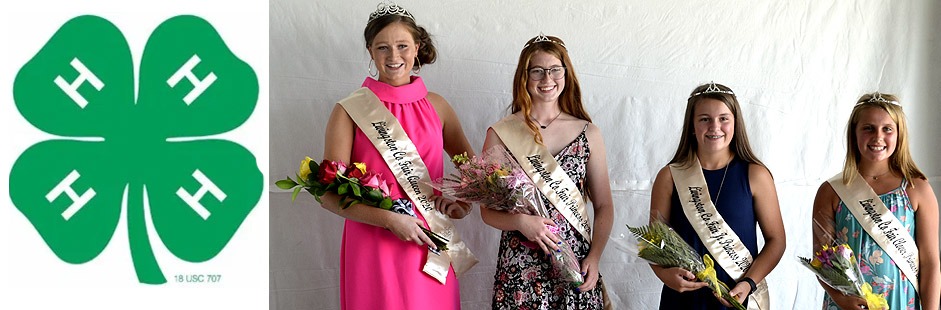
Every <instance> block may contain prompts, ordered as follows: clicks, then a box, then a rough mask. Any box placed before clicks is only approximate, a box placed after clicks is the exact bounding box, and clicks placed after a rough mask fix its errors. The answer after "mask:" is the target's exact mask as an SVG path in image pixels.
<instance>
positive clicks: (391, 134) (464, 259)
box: [339, 87, 477, 284]
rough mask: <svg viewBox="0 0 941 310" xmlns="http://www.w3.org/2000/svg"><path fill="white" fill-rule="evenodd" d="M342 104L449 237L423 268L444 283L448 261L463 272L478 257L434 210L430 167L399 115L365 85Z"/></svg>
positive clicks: (429, 218) (427, 215) (434, 223)
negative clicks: (409, 135) (443, 246)
mask: <svg viewBox="0 0 941 310" xmlns="http://www.w3.org/2000/svg"><path fill="white" fill-rule="evenodd" d="M339 104H340V105H341V106H342V107H343V108H344V109H345V110H346V113H347V114H349V115H350V118H352V119H353V122H355V123H356V126H357V127H359V129H360V130H362V131H363V133H365V134H366V136H367V137H369V141H370V142H372V144H373V146H375V147H376V149H377V150H379V153H380V154H381V155H382V158H383V159H385V162H386V164H387V165H388V166H389V169H390V170H392V173H393V174H395V178H396V180H398V182H399V185H401V186H402V189H404V190H405V193H406V194H407V195H408V197H409V198H410V199H411V200H412V202H413V203H415V205H416V206H418V208H417V209H418V211H419V212H421V214H422V216H423V217H424V218H425V221H426V222H427V223H428V227H429V229H431V231H433V232H435V233H437V234H439V235H441V236H443V237H445V238H447V239H449V240H450V242H449V243H448V250H447V251H445V252H441V255H437V254H434V253H432V252H430V250H429V253H428V255H427V257H428V260H427V262H425V265H424V267H423V268H422V271H423V272H425V273H426V274H428V275H430V276H432V277H434V278H435V279H437V280H438V281H439V282H441V283H442V284H444V283H445V280H446V279H447V276H448V266H449V265H452V266H453V267H454V272H455V274H456V275H461V274H463V273H464V272H465V271H467V270H468V269H470V268H471V267H473V266H474V265H475V264H477V258H476V257H474V254H473V253H471V251H470V249H468V248H467V245H465V244H464V242H463V241H461V237H460V235H459V234H458V232H457V231H456V230H455V229H454V224H453V223H451V220H450V219H449V218H448V217H447V216H446V215H444V214H442V213H441V212H438V211H437V210H435V206H434V201H433V200H432V198H431V196H432V195H433V193H434V192H433V190H432V188H431V186H429V185H427V184H429V183H430V180H431V179H430V177H429V175H428V169H427V167H425V163H424V162H423V161H422V159H421V157H420V156H419V154H418V150H417V148H416V147H415V144H414V143H412V140H410V139H409V137H408V135H407V134H406V133H405V129H403V128H402V126H401V124H399V121H398V119H396V118H395V116H394V115H392V113H391V112H389V110H388V109H387V108H386V107H385V106H383V105H382V103H381V102H380V101H379V98H378V97H376V95H375V94H374V93H373V92H372V91H370V90H369V89H368V88H365V87H364V88H360V89H359V90H357V91H355V92H353V93H352V94H350V96H349V97H347V98H345V99H343V100H341V101H340V102H339Z"/></svg>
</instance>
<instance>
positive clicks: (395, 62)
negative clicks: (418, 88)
mask: <svg viewBox="0 0 941 310" xmlns="http://www.w3.org/2000/svg"><path fill="white" fill-rule="evenodd" d="M418 47H419V44H418V43H417V42H416V40H415V37H414V36H413V35H412V33H411V32H410V31H409V28H408V27H406V26H405V25H403V24H402V23H398V22H396V23H392V24H389V25H388V26H386V27H385V28H383V29H382V30H381V31H379V33H378V34H376V37H375V38H373V41H372V42H371V44H370V45H369V47H368V49H369V55H370V56H371V57H372V59H373V61H375V62H376V68H377V69H378V70H379V81H380V82H383V83H386V84H389V85H392V86H399V85H405V84H408V83H409V82H410V76H411V74H410V73H409V72H410V71H411V70H412V66H413V65H414V63H415V58H416V57H417V56H418Z"/></svg>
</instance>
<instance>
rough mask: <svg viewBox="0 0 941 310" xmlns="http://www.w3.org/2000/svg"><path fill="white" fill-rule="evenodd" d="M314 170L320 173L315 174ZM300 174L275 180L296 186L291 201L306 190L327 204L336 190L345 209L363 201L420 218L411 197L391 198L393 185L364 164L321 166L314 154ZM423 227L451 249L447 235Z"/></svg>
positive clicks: (326, 162)
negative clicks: (326, 196) (330, 195)
mask: <svg viewBox="0 0 941 310" xmlns="http://www.w3.org/2000/svg"><path fill="white" fill-rule="evenodd" d="M313 171H317V173H316V174H314V173H313ZM296 176H297V181H295V180H293V179H291V177H288V178H286V179H284V180H279V181H277V182H275V185H277V186H278V188H281V189H292V188H293V189H294V193H293V194H292V195H291V201H294V200H295V199H296V198H297V193H299V192H300V191H301V190H302V189H303V190H306V191H307V192H308V193H310V194H311V195H313V196H314V198H315V199H317V202H320V203H323V201H321V198H320V197H323V195H325V194H326V193H335V194H337V195H339V196H340V207H341V208H343V209H346V208H349V207H350V206H352V205H354V204H357V203H359V204H364V205H368V206H373V207H377V208H380V209H384V210H389V211H393V212H396V213H399V214H405V215H410V216H413V217H416V215H415V213H414V210H413V209H414V208H413V207H412V204H411V202H410V201H408V200H407V199H398V200H396V201H393V200H392V199H391V198H389V184H388V183H386V181H385V180H383V179H382V178H381V177H380V175H379V174H376V173H373V172H370V171H367V170H366V164H364V163H353V164H352V165H350V166H348V165H346V164H345V163H342V162H335V161H332V160H326V159H324V160H323V162H321V163H320V164H319V165H318V164H317V162H315V161H313V160H312V159H311V158H310V157H306V158H304V160H303V161H301V167H300V169H299V170H298V172H297V175H296ZM421 229H422V231H424V232H425V235H427V236H428V238H430V239H431V240H432V241H433V242H434V244H435V247H437V251H442V250H443V251H447V250H448V242H449V240H448V239H447V238H444V237H442V236H441V235H438V234H436V233H434V232H433V231H431V230H428V229H426V228H424V227H421ZM437 251H434V252H436V253H437Z"/></svg>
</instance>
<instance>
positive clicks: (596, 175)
mask: <svg viewBox="0 0 941 310" xmlns="http://www.w3.org/2000/svg"><path fill="white" fill-rule="evenodd" d="M587 137H588V144H589V145H591V156H590V157H589V158H588V167H587V168H588V173H587V175H586V179H587V181H588V182H587V186H588V192H589V193H590V198H591V203H592V206H593V208H594V213H595V219H594V223H593V225H592V235H591V249H590V250H588V255H587V256H586V257H585V259H584V260H583V261H582V273H584V274H585V275H586V276H585V283H584V284H582V286H580V287H579V289H580V290H581V291H583V292H584V291H588V290H591V289H594V287H595V284H597V282H598V262H599V261H600V260H601V254H602V252H604V248H605V245H607V244H608V238H609V237H610V235H611V226H612V225H613V224H614V200H613V199H612V198H611V182H610V180H609V179H608V162H607V157H606V156H607V155H606V151H605V145H604V138H603V137H602V136H601V130H600V129H598V126H595V124H589V125H588V132H587Z"/></svg>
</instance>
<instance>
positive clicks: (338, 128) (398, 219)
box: [321, 104, 434, 247]
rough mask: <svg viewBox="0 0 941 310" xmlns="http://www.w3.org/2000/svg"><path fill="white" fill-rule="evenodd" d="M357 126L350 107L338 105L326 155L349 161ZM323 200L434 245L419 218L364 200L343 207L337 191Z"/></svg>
mask: <svg viewBox="0 0 941 310" xmlns="http://www.w3.org/2000/svg"><path fill="white" fill-rule="evenodd" d="M355 130H356V124H355V123H354V122H353V119H351V118H350V116H349V115H348V114H347V113H346V110H344V109H343V107H342V106H340V105H339V104H337V105H336V106H334V107H333V112H332V113H331V114H330V120H329V121H328V122H327V130H326V133H325V135H324V145H326V146H327V147H325V148H324V152H323V158H324V159H328V160H332V161H338V162H344V163H349V162H350V153H351V152H352V151H353V135H354V133H355ZM321 200H322V201H323V203H322V204H321V207H323V208H324V209H326V210H327V211H330V212H333V213H334V214H337V215H339V216H342V217H344V218H347V219H349V220H353V221H357V222H360V223H364V224H369V225H373V226H378V227H383V228H386V229H389V230H391V231H392V233H394V234H395V235H396V236H397V237H399V239H402V240H404V241H413V242H415V243H416V244H418V245H422V244H428V245H431V246H432V247H434V243H432V242H431V239H429V238H428V236H425V233H424V232H422V230H421V227H422V226H424V223H423V222H422V221H421V220H420V219H418V218H414V217H411V216H408V215H402V214H397V213H394V212H389V211H386V210H382V209H379V208H374V207H371V206H366V205H362V204H354V205H352V206H350V207H348V208H346V209H343V208H340V204H339V201H340V197H339V196H338V195H336V194H333V193H327V194H326V195H324V196H323V197H321Z"/></svg>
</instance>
